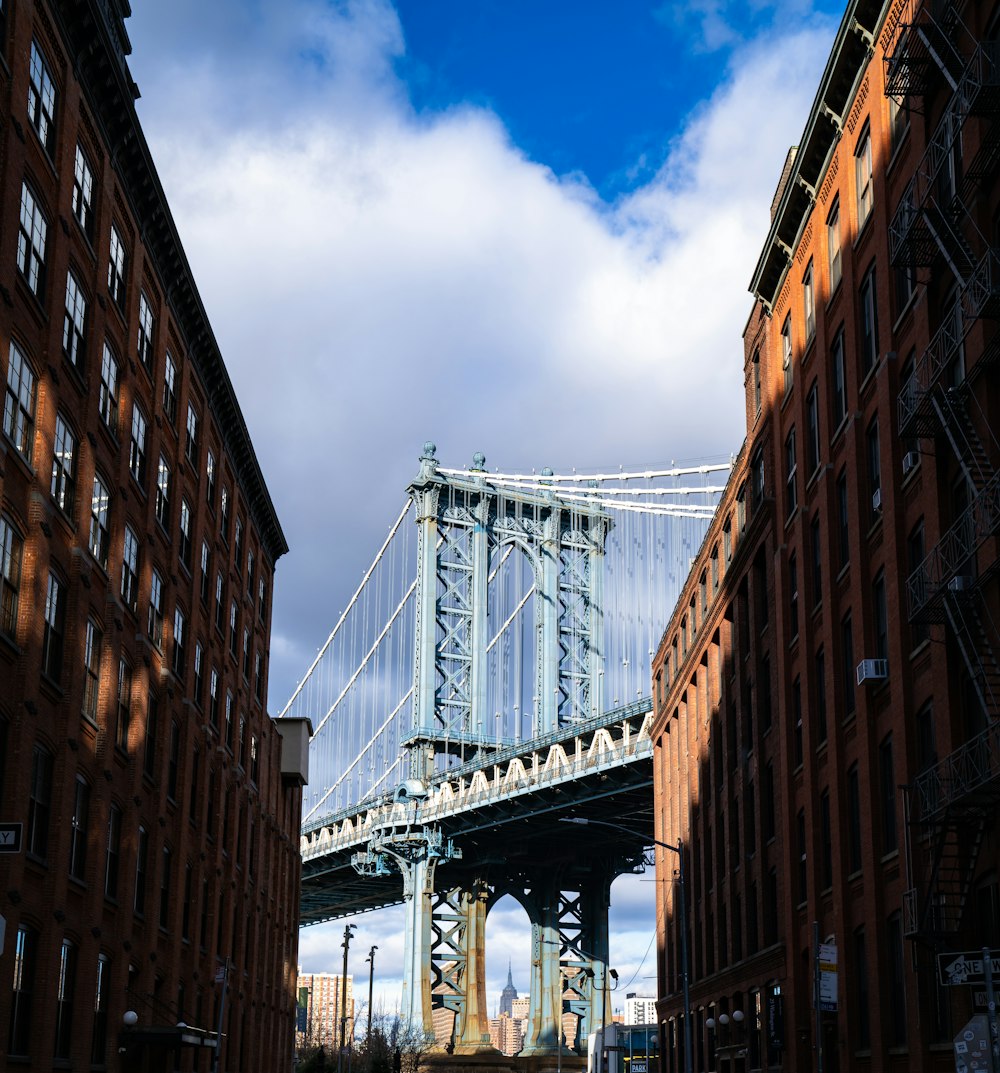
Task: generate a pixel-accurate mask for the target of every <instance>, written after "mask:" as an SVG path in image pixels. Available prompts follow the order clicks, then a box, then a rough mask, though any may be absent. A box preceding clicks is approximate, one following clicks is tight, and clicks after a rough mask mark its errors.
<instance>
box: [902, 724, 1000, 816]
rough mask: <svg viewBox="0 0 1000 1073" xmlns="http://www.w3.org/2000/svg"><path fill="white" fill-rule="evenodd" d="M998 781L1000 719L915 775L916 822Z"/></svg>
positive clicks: (935, 814)
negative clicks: (918, 817) (917, 806)
mask: <svg viewBox="0 0 1000 1073" xmlns="http://www.w3.org/2000/svg"><path fill="white" fill-rule="evenodd" d="M997 779H1000V720H998V721H996V722H993V723H991V724H990V725H989V726H988V727H987V728H986V729H985V730H983V731H981V732H980V733H979V734H977V735H976V736H975V737H974V738H972V739H970V740H969V741H967V742H966V743H965V744H964V745H962V746H960V747H959V748H958V749H956V750H955V751H954V752H953V753H950V754H949V755H948V756H946V757H945V758H944V759H943V760H939V761H938V762H937V763H936V764H934V766H933V767H930V768H928V769H927V770H926V771H924V772H922V773H921V774H920V775H918V776H917V778H916V781H915V782H914V786H913V788H914V791H915V793H916V796H917V801H918V803H919V805H920V819H921V820H922V821H927V820H933V819H934V818H935V817H936V816H938V815H939V814H940V813H942V812H943V811H944V810H945V809H946V808H948V806H949V805H952V804H955V803H958V802H960V801H961V800H962V799H963V798H966V797H968V796H969V795H970V794H972V793H974V792H975V791H976V790H980V789H982V788H983V787H984V786H987V785H989V784H990V783H991V782H994V781H995V780H997Z"/></svg>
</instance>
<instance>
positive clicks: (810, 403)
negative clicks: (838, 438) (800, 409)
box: [806, 381, 820, 477]
mask: <svg viewBox="0 0 1000 1073" xmlns="http://www.w3.org/2000/svg"><path fill="white" fill-rule="evenodd" d="M819 461H820V459H819V387H818V385H817V384H816V382H815V381H813V385H812V387H811V388H810V389H809V395H808V396H807V397H806V473H807V474H808V475H809V476H810V477H811V476H812V475H813V474H814V473H815V472H816V470H817V469H819Z"/></svg>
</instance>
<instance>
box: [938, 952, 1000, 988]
mask: <svg viewBox="0 0 1000 1073" xmlns="http://www.w3.org/2000/svg"><path fill="white" fill-rule="evenodd" d="M937 963H938V979H939V980H940V981H941V985H942V987H961V986H962V985H963V984H984V983H986V973H985V971H984V965H983V952H982V950H956V951H953V952H952V953H949V954H938V957H937ZM990 965H991V967H992V971H993V978H994V979H995V980H996V979H1000V954H998V955H997V956H996V957H991V958H990Z"/></svg>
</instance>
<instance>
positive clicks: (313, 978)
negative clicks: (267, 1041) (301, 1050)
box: [298, 972, 354, 1050]
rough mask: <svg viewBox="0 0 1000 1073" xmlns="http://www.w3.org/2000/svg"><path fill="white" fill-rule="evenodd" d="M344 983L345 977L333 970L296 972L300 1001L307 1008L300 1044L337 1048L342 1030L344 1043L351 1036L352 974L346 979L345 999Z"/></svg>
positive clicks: (352, 1028) (352, 1024)
mask: <svg viewBox="0 0 1000 1073" xmlns="http://www.w3.org/2000/svg"><path fill="white" fill-rule="evenodd" d="M344 984H345V980H344V977H343V976H340V975H335V974H333V973H327V972H315V973H309V972H306V973H303V972H300V973H299V977H298V990H299V998H300V1004H301V1005H304V1006H305V1010H306V1015H305V1029H304V1031H302V1032H300V1033H299V1036H300V1039H299V1045H300V1046H306V1047H319V1046H323V1047H325V1048H326V1049H327V1050H330V1049H336V1048H338V1047H339V1046H340V1040H341V1033H342V1032H343V1038H344V1040H345V1042H346V1041H350V1040H353V1039H354V977H353V976H348V977H347V980H346V984H347V1001H346V1002H345V1001H344ZM302 999H305V1001H304V1003H303V1002H302ZM342 1011H343V1012H342Z"/></svg>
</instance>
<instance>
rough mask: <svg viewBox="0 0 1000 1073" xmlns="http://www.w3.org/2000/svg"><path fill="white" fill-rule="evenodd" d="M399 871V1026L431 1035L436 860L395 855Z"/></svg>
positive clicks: (427, 1035)
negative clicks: (403, 915) (401, 905)
mask: <svg viewBox="0 0 1000 1073" xmlns="http://www.w3.org/2000/svg"><path fill="white" fill-rule="evenodd" d="M396 862H397V865H398V866H399V870H400V871H401V872H402V873H403V897H404V899H405V901H404V905H405V909H406V922H405V924H404V931H403V997H402V1001H401V1003H400V1007H399V1016H400V1020H401V1021H402V1023H403V1025H404V1026H405V1027H407V1028H409V1029H410V1030H411V1031H415V1032H420V1033H422V1034H423V1036H424V1038H425V1039H433V1038H434V1018H433V1016H432V1008H431V949H432V944H433V929H432V927H431V915H432V911H433V897H434V870H435V865H436V864H437V860H436V859H435V858H433V857H424V858H423V859H421V860H416V861H409V860H404V859H402V858H400V857H396Z"/></svg>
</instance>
